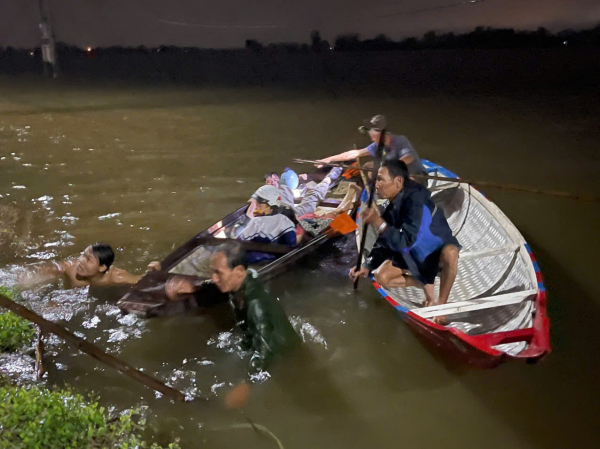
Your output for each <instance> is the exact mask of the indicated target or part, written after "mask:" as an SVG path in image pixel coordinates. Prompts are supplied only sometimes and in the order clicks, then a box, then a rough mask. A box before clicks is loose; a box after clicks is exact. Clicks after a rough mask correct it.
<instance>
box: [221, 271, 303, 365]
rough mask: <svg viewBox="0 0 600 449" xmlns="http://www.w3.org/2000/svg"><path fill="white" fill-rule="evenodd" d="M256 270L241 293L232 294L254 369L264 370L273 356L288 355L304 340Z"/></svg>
mask: <svg viewBox="0 0 600 449" xmlns="http://www.w3.org/2000/svg"><path fill="white" fill-rule="evenodd" d="M255 276H256V271H254V270H248V275H247V276H246V279H244V282H243V283H242V286H241V287H240V289H239V291H237V292H235V293H231V295H230V298H231V304H232V306H233V309H234V312H235V316H236V321H237V325H238V326H239V327H240V329H241V330H242V333H243V335H244V340H243V343H242V344H243V345H244V346H245V349H253V350H254V355H253V356H252V358H251V360H250V365H251V368H252V369H254V370H261V369H263V368H265V366H266V365H268V363H269V362H270V361H271V360H272V359H273V357H274V356H276V355H278V354H281V353H285V352H287V351H289V350H291V349H292V348H294V347H295V346H297V345H298V344H299V343H300V342H301V341H302V340H301V339H300V336H299V335H298V334H297V333H296V331H295V330H294V328H293V327H292V325H291V324H290V321H289V320H288V317H287V315H286V314H285V311H284V310H283V307H281V304H279V301H277V300H276V299H275V298H273V297H272V296H271V295H269V294H268V293H267V292H266V291H265V289H264V287H263V286H262V284H261V283H260V281H259V280H258V279H257V278H256V277H255Z"/></svg>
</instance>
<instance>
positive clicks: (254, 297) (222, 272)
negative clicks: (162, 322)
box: [165, 241, 302, 371]
mask: <svg viewBox="0 0 600 449" xmlns="http://www.w3.org/2000/svg"><path fill="white" fill-rule="evenodd" d="M210 269H211V273H212V279H211V280H210V281H203V282H213V283H214V284H215V285H216V286H217V288H218V289H219V290H220V291H221V292H223V293H229V303H230V305H231V307H232V308H233V312H234V314H235V319H236V324H237V327H239V329H240V330H241V331H242V335H243V340H242V347H243V348H244V349H246V350H252V351H253V352H254V353H253V355H252V357H251V358H250V368H251V371H260V370H263V369H265V368H267V367H268V365H269V364H270V363H271V362H272V361H273V359H274V358H275V357H276V356H279V355H282V354H284V353H286V352H288V351H291V350H292V349H293V348H295V347H296V346H299V345H300V343H301V342H302V340H301V338H300V336H299V335H298V334H297V333H296V331H295V330H294V328H293V327H292V325H291V323H290V321H289V320H288V317H287V315H286V314H285V311H284V310H283V307H282V306H281V304H280V303H279V301H277V299H275V298H274V297H272V296H271V295H269V294H268V293H267V292H266V291H265V289H264V287H263V285H262V284H261V282H260V281H259V280H258V274H257V272H256V271H255V270H252V269H249V268H248V260H247V254H246V253H245V251H244V249H243V247H242V246H241V244H240V243H238V242H235V241H229V242H226V243H224V244H222V245H220V246H219V247H217V249H216V250H215V252H214V253H213V254H212V256H211V258H210ZM199 286H200V284H199V283H194V281H193V280H191V279H190V277H188V276H175V277H173V278H171V279H169V281H167V283H166V285H165V293H166V296H167V298H168V299H169V300H170V301H177V300H178V299H181V297H180V295H184V294H193V293H194V292H196V290H197V289H199Z"/></svg>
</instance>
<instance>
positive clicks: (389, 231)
mask: <svg viewBox="0 0 600 449" xmlns="http://www.w3.org/2000/svg"><path fill="white" fill-rule="evenodd" d="M382 218H383V219H384V220H385V222H386V223H387V228H386V230H385V231H384V232H383V233H382V234H381V235H380V236H379V237H378V238H377V240H376V242H375V245H374V246H373V249H372V251H371V253H370V256H369V258H368V259H367V262H366V266H367V267H368V268H369V269H370V270H375V269H376V268H378V267H379V266H380V265H381V264H382V263H383V262H384V261H385V260H387V259H392V261H393V262H394V265H396V266H400V267H401V268H406V269H408V270H410V271H411V273H412V274H413V276H415V277H416V278H417V279H419V280H420V281H421V282H423V283H430V282H431V276H432V275H433V277H435V273H437V268H438V264H439V257H437V259H436V258H435V253H436V252H437V253H438V255H439V251H440V250H441V249H442V248H443V247H444V245H447V244H454V245H456V246H458V247H459V248H460V245H459V244H458V241H457V240H456V238H455V237H454V236H453V235H452V231H451V229H450V226H448V222H447V221H446V218H445V217H444V212H443V211H442V210H441V209H439V208H437V207H436V206H435V204H434V203H433V201H432V200H431V193H430V192H429V190H427V189H426V188H425V187H423V186H422V185H420V184H418V183H416V182H414V181H412V180H410V179H409V180H407V181H406V182H405V184H404V188H403V189H402V191H400V193H398V195H396V197H395V198H394V199H393V200H391V201H390V203H389V204H388V206H387V207H386V209H385V211H384V213H383V215H382ZM432 255H434V257H428V256H432ZM433 264H435V266H433Z"/></svg>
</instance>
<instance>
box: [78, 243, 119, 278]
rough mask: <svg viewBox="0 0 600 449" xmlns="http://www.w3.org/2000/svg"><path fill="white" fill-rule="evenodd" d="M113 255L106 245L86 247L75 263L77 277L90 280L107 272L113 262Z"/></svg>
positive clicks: (99, 244)
mask: <svg viewBox="0 0 600 449" xmlns="http://www.w3.org/2000/svg"><path fill="white" fill-rule="evenodd" d="M114 260H115V253H114V252H113V250H112V248H111V247H110V245H107V244H106V243H94V244H93V245H90V246H88V247H87V248H86V249H85V251H84V252H83V253H82V254H81V256H80V257H79V260H78V261H77V270H76V273H77V276H79V277H82V278H91V277H93V276H96V275H97V274H104V273H106V272H107V271H108V269H109V268H110V266H111V265H112V263H113V261H114Z"/></svg>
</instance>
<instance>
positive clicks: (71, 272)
mask: <svg viewBox="0 0 600 449" xmlns="http://www.w3.org/2000/svg"><path fill="white" fill-rule="evenodd" d="M76 266H77V261H75V260H63V261H62V262H49V263H44V264H42V265H37V266H33V267H29V268H28V269H27V270H26V271H24V272H23V273H21V274H19V276H18V277H17V283H18V284H19V285H20V286H21V287H22V288H30V287H33V286H35V285H38V284H40V283H42V282H47V281H49V280H50V279H58V278H62V277H66V278H69V279H70V280H71V282H74V283H77V284H79V281H77V279H76V276H75V270H76ZM84 285H85V284H84Z"/></svg>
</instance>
